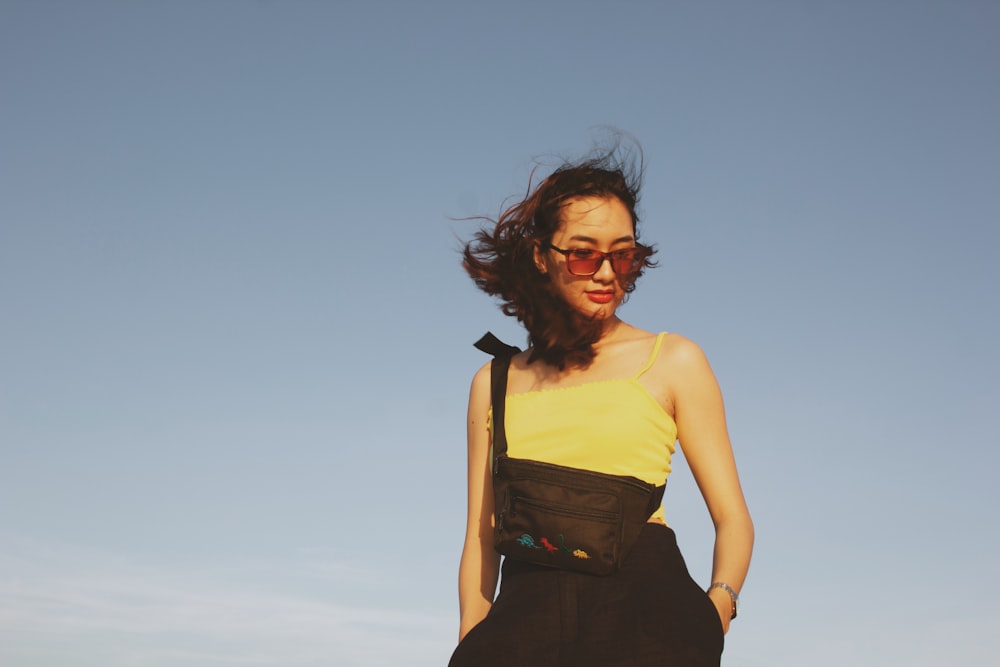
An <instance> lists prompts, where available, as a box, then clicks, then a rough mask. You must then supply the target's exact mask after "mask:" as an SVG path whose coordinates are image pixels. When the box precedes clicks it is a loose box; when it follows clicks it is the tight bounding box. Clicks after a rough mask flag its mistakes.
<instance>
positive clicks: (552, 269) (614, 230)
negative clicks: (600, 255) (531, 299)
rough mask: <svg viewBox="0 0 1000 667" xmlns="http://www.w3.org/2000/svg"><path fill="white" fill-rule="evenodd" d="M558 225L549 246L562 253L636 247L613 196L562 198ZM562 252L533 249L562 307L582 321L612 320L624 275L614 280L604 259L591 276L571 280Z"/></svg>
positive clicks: (628, 223)
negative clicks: (560, 300)
mask: <svg viewBox="0 0 1000 667" xmlns="http://www.w3.org/2000/svg"><path fill="white" fill-rule="evenodd" d="M561 217H562V221H561V224H560V225H559V229H557V230H556V233H555V234H553V236H552V240H551V244H552V245H553V246H556V247H558V248H562V249H563V250H597V251H600V252H611V251H614V250H623V249H625V248H631V247H633V246H635V233H634V231H633V229H632V215H631V214H630V213H629V210H628V208H626V206H625V204H623V203H622V202H621V200H620V199H618V198H617V197H580V198H576V199H570V200H567V202H566V204H565V206H563V208H562V216H561ZM566 261H567V258H566V257H565V256H563V255H562V254H560V253H558V252H556V251H555V250H552V249H551V248H546V247H545V246H537V247H536V248H535V266H537V267H538V270H539V271H541V272H542V273H545V274H548V275H549V277H550V278H551V280H552V284H553V286H554V287H555V288H556V290H557V291H558V293H559V294H560V295H561V296H562V297H563V299H565V301H566V303H568V304H569V305H570V306H572V307H573V308H575V309H576V310H577V311H578V312H580V313H581V314H582V315H584V316H586V317H596V318H598V319H607V318H610V317H613V316H614V314H615V311H616V310H617V309H618V306H619V305H620V304H621V302H622V299H624V298H625V287H626V285H627V284H628V283H627V280H628V276H624V277H619V276H618V275H617V274H616V273H615V272H614V269H613V268H612V267H611V262H610V261H609V260H605V261H604V262H602V263H601V266H600V267H599V268H598V269H597V273H595V274H594V275H592V276H575V275H573V274H571V273H570V272H569V269H568V268H567V266H566Z"/></svg>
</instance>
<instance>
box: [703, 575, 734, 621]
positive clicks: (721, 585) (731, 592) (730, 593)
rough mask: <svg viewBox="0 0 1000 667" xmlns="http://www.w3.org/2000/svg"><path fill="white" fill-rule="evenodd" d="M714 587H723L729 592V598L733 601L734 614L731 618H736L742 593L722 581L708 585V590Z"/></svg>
mask: <svg viewBox="0 0 1000 667" xmlns="http://www.w3.org/2000/svg"><path fill="white" fill-rule="evenodd" d="M713 588H721V589H722V590H724V591H726V592H727V593H729V599H731V600H732V601H733V615H732V616H730V617H729V620H733V619H734V618H736V613H737V612H738V611H739V610H740V594H739V593H737V592H736V591H734V590H733V587H732V586H730V585H729V584H726V583H723V582H721V581H716V582H713V583H712V585H711V586H709V587H708V590H712V589H713ZM706 592H707V591H706Z"/></svg>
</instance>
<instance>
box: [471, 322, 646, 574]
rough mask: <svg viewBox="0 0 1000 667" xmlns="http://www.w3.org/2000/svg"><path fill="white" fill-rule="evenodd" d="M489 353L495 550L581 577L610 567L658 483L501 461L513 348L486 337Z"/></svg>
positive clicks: (623, 552)
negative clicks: (564, 570) (573, 571)
mask: <svg viewBox="0 0 1000 667" xmlns="http://www.w3.org/2000/svg"><path fill="white" fill-rule="evenodd" d="M476 347H477V348H479V349H480V350H483V351H484V352H487V353H489V354H492V355H493V357H494V358H493V363H492V365H491V381H490V382H491V386H490V391H491V399H492V403H493V502H494V519H495V528H494V537H495V547H496V550H497V551H498V552H499V553H501V554H503V555H504V556H506V557H509V558H516V559H518V560H523V561H528V562H530V563H536V564H538V565H548V566H551V567H559V568H563V569H567V570H575V571H578V572H586V573H588V574H596V575H607V574H611V573H613V572H615V571H617V570H618V568H619V567H620V566H621V564H622V562H623V561H624V560H625V557H626V556H627V555H628V552H629V551H630V550H631V549H632V546H633V545H634V544H635V541H636V539H638V537H639V533H640V531H641V530H642V527H643V526H644V525H645V524H646V522H647V521H648V520H649V517H650V516H651V515H652V514H653V512H655V511H656V509H657V508H658V507H659V505H660V501H661V500H662V499H663V491H664V489H665V486H663V485H661V486H654V485H653V484H650V483H648V482H644V481H642V480H641V479H638V478H636V477H630V476H625V475H608V474H605V473H599V472H594V471H591V470H581V469H579V468H571V467H568V466H561V465H555V464H552V463H544V462H541V461H532V460H530V459H515V458H511V457H509V456H507V437H506V434H505V432H504V404H505V402H506V401H505V398H506V395H507V371H508V369H509V368H510V358H511V356H513V355H514V354H516V353H517V352H519V351H520V350H518V348H516V347H512V346H509V345H506V344H505V343H502V342H501V341H499V340H498V339H497V338H496V337H495V336H494V335H493V334H491V333H487V334H486V335H485V336H483V337H482V338H481V339H479V341H477V342H476Z"/></svg>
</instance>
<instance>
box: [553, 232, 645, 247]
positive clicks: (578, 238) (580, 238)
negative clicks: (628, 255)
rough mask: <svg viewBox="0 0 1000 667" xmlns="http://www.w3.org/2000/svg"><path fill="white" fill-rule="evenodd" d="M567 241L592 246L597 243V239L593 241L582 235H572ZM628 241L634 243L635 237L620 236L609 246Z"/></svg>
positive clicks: (591, 238) (589, 237)
mask: <svg viewBox="0 0 1000 667" xmlns="http://www.w3.org/2000/svg"><path fill="white" fill-rule="evenodd" d="M567 240H569V241H583V242H584V243H593V244H594V245H597V243H598V241H597V239H595V238H593V237H591V236H584V235H582V234H574V235H573V236H571V237H569V239H567ZM629 241H633V242H634V241H635V237H634V236H620V237H618V238H616V239H615V240H614V241H612V242H611V245H614V244H616V243H627V242H629Z"/></svg>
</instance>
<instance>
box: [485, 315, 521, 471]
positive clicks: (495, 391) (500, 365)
mask: <svg viewBox="0 0 1000 667" xmlns="http://www.w3.org/2000/svg"><path fill="white" fill-rule="evenodd" d="M475 346H476V348H478V349H480V350H482V351H483V352H485V353H487V354H492V355H493V363H492V364H490V401H491V402H492V404H493V460H494V461H495V460H496V459H497V458H499V457H500V456H503V455H504V454H506V453H507V434H506V432H505V431H504V404H505V403H506V400H505V399H506V397H507V371H508V370H509V369H510V358H511V357H512V356H514V355H515V354H517V353H518V352H520V351H521V350H520V348H517V347H514V346H513V345H507V344H506V343H504V342H503V341H501V340H500V339H499V338H497V337H496V336H494V335H493V334H492V333H490V332H489V331H487V332H486V334H485V335H484V336H483V337H482V338H480V339H479V340H477V341H476V342H475Z"/></svg>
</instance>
